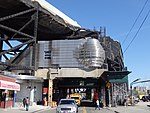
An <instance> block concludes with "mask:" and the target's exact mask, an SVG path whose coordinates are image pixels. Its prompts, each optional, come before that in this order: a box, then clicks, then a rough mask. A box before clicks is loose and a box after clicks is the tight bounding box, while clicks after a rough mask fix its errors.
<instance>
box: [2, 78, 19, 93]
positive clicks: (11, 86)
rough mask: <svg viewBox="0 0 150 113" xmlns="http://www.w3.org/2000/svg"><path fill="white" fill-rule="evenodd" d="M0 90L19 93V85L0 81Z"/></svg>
mask: <svg viewBox="0 0 150 113" xmlns="http://www.w3.org/2000/svg"><path fill="white" fill-rule="evenodd" d="M0 89H7V90H15V91H20V85H19V84H17V83H14V82H8V81H4V80H0Z"/></svg>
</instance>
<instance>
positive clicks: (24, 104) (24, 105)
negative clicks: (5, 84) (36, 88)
mask: <svg viewBox="0 0 150 113" xmlns="http://www.w3.org/2000/svg"><path fill="white" fill-rule="evenodd" d="M23 107H24V108H25V107H26V99H25V98H24V99H23Z"/></svg>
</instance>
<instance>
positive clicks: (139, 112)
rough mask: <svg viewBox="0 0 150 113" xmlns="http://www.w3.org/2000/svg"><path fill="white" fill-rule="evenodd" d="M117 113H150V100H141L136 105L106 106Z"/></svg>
mask: <svg viewBox="0 0 150 113" xmlns="http://www.w3.org/2000/svg"><path fill="white" fill-rule="evenodd" d="M106 109H108V110H111V111H113V112H115V113H149V111H150V102H139V103H138V104H136V105H134V106H127V107H125V106H117V107H108V108H106Z"/></svg>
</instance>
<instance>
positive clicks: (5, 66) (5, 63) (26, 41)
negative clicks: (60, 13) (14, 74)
mask: <svg viewBox="0 0 150 113" xmlns="http://www.w3.org/2000/svg"><path fill="white" fill-rule="evenodd" d="M35 5H36V7H35V8H31V9H28V10H25V11H21V12H18V13H15V14H11V15H8V16H5V17H2V18H0V70H32V71H34V70H36V63H35V61H36V49H37V29H38V13H39V11H38V10H39V6H38V4H37V3H35ZM26 14H28V15H30V17H28V18H30V20H28V21H27V22H26V24H25V25H23V26H22V27H21V28H19V29H14V28H12V27H10V26H6V25H5V24H4V21H6V20H7V21H9V20H10V19H15V18H16V17H19V16H24V15H25V16H26ZM33 22H34V26H33V28H32V29H33V31H34V33H33V34H34V36H32V35H30V34H27V33H24V32H23V30H24V29H25V28H26V27H27V26H29V25H30V24H31V23H33ZM14 25H15V23H14ZM3 30H5V31H6V32H3ZM7 31H9V32H11V33H13V35H12V36H8V35H7ZM17 35H19V36H20V37H18V36H17ZM11 40H16V41H19V42H21V44H19V45H17V46H14V45H12V44H11V43H10V41H11ZM4 43H5V44H7V45H8V47H9V49H7V50H6V49H4V47H3V46H4ZM23 46H25V47H24V49H21V48H22V47H23ZM29 46H33V54H32V66H24V65H19V64H16V63H15V60H16V59H17V58H18V57H19V56H20V55H21V54H22V53H23V52H24V51H25V50H26V49H27V48H28V47H29ZM8 54H10V55H13V56H14V58H13V59H11V58H8V56H7V55H8ZM2 56H3V59H2Z"/></svg>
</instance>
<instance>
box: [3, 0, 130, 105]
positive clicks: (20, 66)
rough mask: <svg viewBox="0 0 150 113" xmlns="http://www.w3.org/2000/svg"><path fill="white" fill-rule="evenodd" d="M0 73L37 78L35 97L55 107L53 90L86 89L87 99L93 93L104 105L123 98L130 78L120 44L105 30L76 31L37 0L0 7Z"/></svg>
mask: <svg viewBox="0 0 150 113" xmlns="http://www.w3.org/2000/svg"><path fill="white" fill-rule="evenodd" d="M12 41H16V42H15V44H13V43H12ZM5 44H6V45H7V46H8V49H6V48H4V45H5ZM9 56H10V57H9ZM0 70H1V71H10V72H12V73H15V74H16V75H28V76H35V77H42V78H43V79H44V80H45V81H44V82H43V85H44V87H43V88H45V87H46V88H47V90H46V92H44V94H43V92H39V93H40V95H43V96H45V95H46V98H47V100H48V102H49V103H50V102H51V101H56V97H54V95H55V94H54V93H56V91H55V90H57V92H59V93H60V92H61V91H62V89H63V88H64V89H65V90H66V91H65V90H64V91H65V93H71V91H73V90H77V89H81V90H82V89H84V88H86V90H87V89H88V88H90V91H88V92H87V93H88V94H89V93H90V96H88V99H92V98H93V97H92V96H91V95H92V92H93V90H95V91H98V92H99V94H100V96H101V100H102V101H103V102H104V105H108V104H113V101H114V100H115V102H117V101H118V100H121V99H123V98H124V96H125V95H127V91H128V88H127V87H128V85H127V84H128V79H127V76H128V74H129V73H130V72H129V71H127V69H125V66H124V63H123V54H122V50H121V45H120V43H119V42H117V41H114V40H113V39H111V38H110V37H108V36H106V30H105V29H104V31H103V30H102V29H101V30H100V31H92V30H88V29H84V28H81V27H80V25H78V23H77V22H75V21H74V20H72V19H70V18H69V17H67V16H66V15H64V14H63V13H62V12H60V11H59V10H58V9H56V8H54V7H53V6H52V5H50V4H49V3H48V2H46V1H40V0H39V1H38V0H9V1H5V0H1V1H0ZM80 79H81V81H80ZM89 80H92V81H89ZM46 81H47V82H46ZM70 81H73V83H74V82H75V83H77V84H76V85H75V84H71V83H70ZM80 82H83V83H84V84H82V85H80ZM108 82H110V84H111V85H110V87H109V88H108V87H107V86H106V84H107V83H108ZM67 83H68V84H67ZM90 83H91V84H90ZM88 84H89V85H88ZM122 84H123V85H122ZM67 87H68V88H67ZM120 87H122V88H123V90H121V92H122V93H120V90H119V89H120ZM107 88H108V89H110V90H107ZM111 88H112V89H111ZM44 91H45V90H44ZM21 92H22V91H20V92H18V93H21ZM60 95H61V94H59V95H58V96H60ZM43 96H42V97H41V99H42V98H43ZM61 96H62V95H61ZM111 100H113V101H111ZM34 101H37V100H34ZM115 102H114V103H115Z"/></svg>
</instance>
